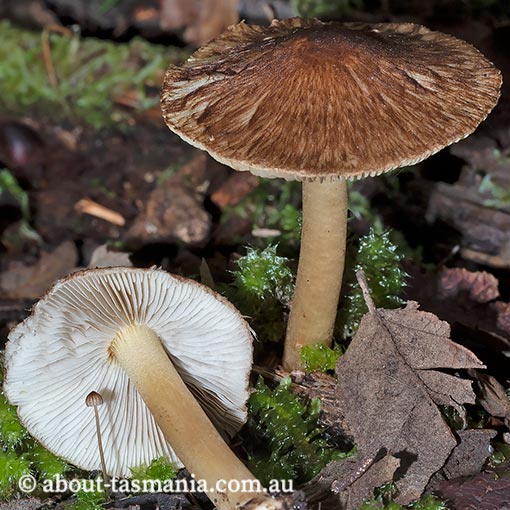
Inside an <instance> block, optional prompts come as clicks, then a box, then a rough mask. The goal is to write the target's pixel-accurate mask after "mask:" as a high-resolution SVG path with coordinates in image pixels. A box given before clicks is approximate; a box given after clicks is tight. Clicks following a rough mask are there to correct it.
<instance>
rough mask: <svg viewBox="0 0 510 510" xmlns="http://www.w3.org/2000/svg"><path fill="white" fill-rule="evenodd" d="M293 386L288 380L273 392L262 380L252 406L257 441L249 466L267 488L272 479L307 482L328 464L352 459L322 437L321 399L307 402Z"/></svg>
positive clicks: (251, 399) (250, 402)
mask: <svg viewBox="0 0 510 510" xmlns="http://www.w3.org/2000/svg"><path fill="white" fill-rule="evenodd" d="M290 384H291V380H290V378H285V379H283V380H282V381H281V382H280V384H279V385H278V386H277V387H276V388H275V389H273V390H271V389H270V388H269V387H268V386H266V384H265V383H264V381H263V380H262V379H261V378H260V379H259V380H258V382H257V384H256V386H255V390H254V392H253V393H252V395H251V396H250V399H249V402H248V408H249V415H250V417H249V429H250V431H251V432H252V433H253V435H254V436H255V438H256V443H255V445H254V449H253V452H252V453H251V454H250V456H249V465H250V468H251V469H252V471H253V473H254V474H255V476H257V477H258V478H259V479H260V480H261V482H262V483H263V484H266V485H267V484H268V483H269V480H271V479H279V480H295V481H296V482H298V483H302V482H306V481H308V480H310V479H311V478H313V477H314V476H315V475H316V474H317V473H318V472H319V471H320V470H321V469H322V468H323V467H324V466H325V465H326V464H327V463H328V462H330V461H332V460H339V459H343V458H345V457H346V456H348V454H346V453H344V452H340V451H338V450H335V449H334V448H332V447H331V446H330V445H329V444H328V442H327V441H326V439H324V437H323V436H322V432H323V430H322V429H321V428H320V427H319V426H318V418H319V413H320V401H319V399H312V400H311V401H310V402H308V403H306V402H304V401H303V400H301V399H300V398H299V397H297V396H296V395H294V394H293V393H292V392H291V391H290Z"/></svg>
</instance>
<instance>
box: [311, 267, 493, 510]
mask: <svg viewBox="0 0 510 510" xmlns="http://www.w3.org/2000/svg"><path fill="white" fill-rule="evenodd" d="M357 277H358V281H359V283H360V286H361V287H362V290H363V294H364V297H365V300H366V302H367V306H368V308H369V313H368V314H366V315H365V316H364V317H363V319H362V321H361V324H360V328H359V330H358V332H357V334H356V335H355V337H354V338H353V340H352V342H351V344H350V346H349V348H348V349H347V351H346V353H345V354H344V355H343V356H342V357H341V358H340V360H339V361H338V364H337V367H336V372H337V376H338V383H337V386H336V403H337V406H338V407H339V409H340V410H341V415H342V418H343V423H342V425H343V426H344V427H347V429H348V430H349V431H350V434H351V435H352V437H353V439H354V441H355V443H356V445H357V454H356V457H354V458H353V459H349V461H346V462H332V463H330V464H328V465H327V466H326V467H325V468H324V470H323V471H322V472H321V473H320V474H319V475H318V477H316V479H315V480H313V481H312V482H311V483H310V485H309V487H311V486H313V484H314V483H315V484H317V485H318V487H322V489H323V490H324V489H326V491H332V492H334V493H337V494H338V495H337V498H338V503H339V504H340V507H341V508H345V509H346V510H354V509H357V508H358V507H359V505H360V504H361V503H362V502H363V500H365V499H367V498H370V497H372V496H373V489H374V487H375V486H376V485H377V484H379V485H381V484H383V483H388V482H395V484H396V487H397V489H398V497H397V498H396V502H397V503H400V504H408V503H410V502H412V501H413V500H416V499H417V498H419V497H420V496H421V495H422V494H423V492H424V490H425V488H426V486H427V484H428V483H429V480H430V479H431V477H432V476H433V475H434V473H436V472H438V471H439V470H441V469H442V468H443V467H444V465H445V463H446V462H447V460H448V458H449V456H450V454H451V453H452V451H453V450H454V448H455V447H456V446H457V439H456V438H455V435H454V433H453V432H452V431H451V430H450V428H449V426H448V425H447V423H446V421H445V420H444V419H443V416H442V414H441V411H440V409H439V407H438V406H452V407H454V408H455V409H456V410H457V411H459V412H463V404H474V403H475V393H474V392H473V389H472V387H471V384H472V383H471V381H470V380H467V379H463V378H461V377H460V376H458V375H457V371H458V370H461V369H483V368H486V367H485V366H484V365H483V363H482V362H481V361H480V360H479V359H478V358H477V357H476V356H475V355H474V354H473V353H472V352H471V351H469V350H468V349H466V348H465V347H462V346H460V345H458V344H456V343H455V342H453V341H452V340H450V338H449V335H450V326H449V325H448V323H446V322H443V321H440V320H439V319H438V318H437V317H436V316H435V315H433V314H431V313H428V312H422V311H420V310H419V309H418V306H419V305H418V303H416V302H412V301H411V302H409V303H408V304H407V306H406V307H405V308H403V309H399V310H384V309H376V308H375V306H374V304H373V301H372V299H371V297H370V294H369V291H368V287H367V285H366V280H365V279H364V275H363V273H362V272H359V273H358V274H357ZM441 369H444V370H446V371H441ZM346 480H347V483H346ZM349 483H350V485H348V484H349ZM374 484H376V485H374ZM314 492H317V487H315V489H314Z"/></svg>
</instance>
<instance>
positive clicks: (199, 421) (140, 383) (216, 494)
mask: <svg viewBox="0 0 510 510" xmlns="http://www.w3.org/2000/svg"><path fill="white" fill-rule="evenodd" d="M110 354H111V355H112V356H113V357H114V358H115V359H116V360H117V361H118V362H119V363H120V365H121V366H122V368H123V369H124V370H125V371H126V373H127V374H128V376H129V379H130V380H131V382H132V383H133V384H134V386H135V388H136V389H137V390H138V392H139V393H140V395H141V396H142V398H143V400H144V402H145V403H146V404H147V407H148V408H149V409H150V411H151V413H152V414H153V416H154V418H155V420H156V422H157V423H158V425H159V427H160V428H161V430H162V432H163V434H164V435H165V437H166V439H167V440H168V442H169V443H170V444H171V445H172V448H173V449H174V451H175V453H176V454H177V456H178V457H179V458H180V459H181V461H182V462H183V464H184V465H185V466H186V468H187V469H188V471H189V472H190V473H192V474H193V475H194V476H195V478H196V479H197V480H204V481H205V482H206V483H207V486H208V488H209V489H211V490H212V492H209V494H208V496H209V497H210V498H211V500H212V501H213V503H214V504H215V505H216V507H217V508H218V509H219V510H234V509H235V508H237V507H241V506H243V505H244V504H246V503H247V502H248V501H250V500H251V499H252V498H256V497H257V498H260V496H261V493H260V492H257V490H258V489H257V488H251V491H253V492H249V491H247V492H233V491H230V490H229V488H228V487H225V491H224V492H223V491H222V490H221V489H222V487H218V485H217V482H218V481H219V480H226V481H227V482H228V481H229V480H238V481H244V480H247V481H248V483H250V481H251V483H252V484H255V485H252V487H260V488H261V487H262V486H261V485H260V482H258V480H257V479H256V478H255V477H254V476H253V475H252V474H251V473H250V471H249V470H248V469H247V468H246V467H245V466H244V464H243V463H242V462H241V461H240V460H239V459H238V458H237V457H236V456H235V455H234V453H233V452H232V451H231V450H230V448H229V447H228V446H227V445H226V444H225V442H224V441H223V439H222V437H221V436H220V434H219V433H218V431H217V430H216V429H215V427H214V425H213V424H212V423H211V422H210V420H209V418H208V417H207V415H206V414H205V412H204V411H203V410H202V408H201V407H200V404H199V403H198V402H197V401H196V400H195V398H194V397H193V395H192V393H191V392H190V391H189V389H188V387H187V386H186V384H185V383H184V382H183V380H182V379H181V377H180V375H179V373H178V372H177V370H176V369H175V367H174V365H173V363H172V361H171V360H170V358H169V357H168V355H167V353H166V351H165V350H164V348H163V346H162V344H161V342H160V340H159V338H158V337H157V335H156V334H155V333H154V332H153V331H152V330H150V329H149V328H147V327H145V326H130V327H127V328H125V329H123V330H122V331H121V332H120V333H119V334H118V335H117V336H116V338H115V339H114V341H113V342H112V344H111V346H110Z"/></svg>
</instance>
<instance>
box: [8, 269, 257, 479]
mask: <svg viewBox="0 0 510 510" xmlns="http://www.w3.org/2000/svg"><path fill="white" fill-rule="evenodd" d="M131 324H137V325H145V326H147V327H149V328H151V329H152V330H153V331H154V332H155V333H156V334H157V335H158V337H159V338H160V340H161V342H162V344H163V347H164V348H165V350H166V351H167V353H169V355H170V356H171V359H172V362H173V363H174V365H175V367H176V369H177V370H178V372H179V373H180V375H181V377H182V379H183V380H184V382H185V383H186V384H187V385H188V387H189V388H190V390H191V392H192V393H194V395H195V396H196V398H197V400H198V401H199V402H200V403H201V404H202V406H203V407H204V409H205V410H206V412H207V413H208V414H209V416H210V417H211V419H212V421H213V422H214V423H215V424H216V425H217V426H218V427H219V428H220V430H224V431H226V432H227V433H229V434H233V433H234V432H236V431H237V430H238V429H239V428H240V426H241V425H242V424H243V423H244V422H245V421H246V400H247V398H248V376H249V373H250V370H251V358H252V336H251V331H250V329H249V327H248V325H247V324H246V322H245V321H244V320H243V319H242V317H241V315H240V314H239V312H238V311H237V310H236V309H235V308H234V307H233V306H232V305H231V304H230V303H229V302H228V301H226V300H225V299H224V298H222V297H221V296H219V295H218V294H216V293H215V292H213V291H211V290H210V289H208V288H207V287H204V286H203V285H200V284H198V283H196V282H194V281H192V280H186V279H184V278H179V277H176V276H172V275H170V274H169V273H166V272H165V271H161V270H156V269H134V268H120V267H116V268H107V269H90V270H86V271H83V272H80V273H74V274H73V275H71V276H70V277H68V278H66V279H64V280H61V281H59V282H57V283H56V284H55V286H54V287H53V288H52V289H51V290H50V291H49V292H48V294H46V296H44V297H43V298H42V299H41V300H40V301H39V302H38V303H37V304H36V305H35V307H34V309H33V311H32V315H30V316H29V317H28V318H27V319H26V320H25V321H24V322H22V323H21V324H19V325H18V326H17V327H16V328H14V329H13V330H12V331H11V333H10V334H9V342H8V343H7V346H6V381H5V384H4V390H5V393H6V395H7V398H8V399H9V400H10V401H11V403H13V404H14V405H17V406H18V414H19V417H20V419H21V421H22V422H23V424H24V425H25V426H26V427H27V429H28V430H29V432H30V433H31V434H32V435H33V436H34V437H36V438H37V439H38V440H39V441H41V443H42V444H43V445H44V446H45V447H46V448H48V449H49V450H50V451H52V452H53V453H55V454H56V455H58V456H60V457H63V458H64V459H67V460H68V461H69V462H71V463H73V464H75V465H77V466H78V467H80V468H82V469H86V470H94V469H100V466H101V462H100V457H99V452H98V449H97V439H96V428H95V420H94V418H93V415H92V414H91V412H90V409H89V408H88V407H87V406H86V405H84V404H85V400H86V399H87V396H89V397H90V392H91V390H97V392H98V393H99V394H100V395H101V396H102V398H103V400H104V405H103V406H101V407H100V408H99V409H98V412H99V418H100V426H101V435H102V438H103V446H104V453H105V461H106V470H107V472H108V474H110V475H112V476H130V475H131V473H130V470H129V468H131V467H136V466H139V465H141V464H148V463H150V462H151V461H152V460H153V459H155V458H158V457H161V456H165V457H166V458H168V459H170V460H171V461H174V462H176V463H177V464H178V465H180V466H182V464H180V462H179V460H178V459H177V457H176V455H175V454H174V452H173V451H172V448H171V446H170V445H169V444H168V443H167V441H166V439H165V438H164V436H163V433H162V432H161V430H160V428H159V427H158V425H157V424H156V422H155V420H154V417H153V416H152V414H151V413H150V411H149V410H148V408H147V406H146V405H145V403H144V401H143V400H142V398H141V396H140V394H139V393H138V392H137V391H136V389H135V387H134V385H133V384H131V383H130V381H129V379H128V376H127V374H126V373H125V372H124V371H123V369H122V368H121V366H120V365H119V364H118V363H117V362H116V360H115V359H112V358H111V357H110V356H109V352H108V347H109V345H110V343H111V341H112V340H113V338H114V337H115V336H116V334H117V332H118V331H119V330H120V329H121V328H124V327H126V326H129V325H131ZM161 398H162V399H163V398H165V395H164V393H163V394H162V395H161Z"/></svg>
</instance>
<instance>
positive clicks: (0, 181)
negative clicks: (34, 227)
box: [0, 169, 30, 222]
mask: <svg viewBox="0 0 510 510" xmlns="http://www.w3.org/2000/svg"><path fill="white" fill-rule="evenodd" d="M3 193H7V194H9V195H11V196H12V197H13V198H14V199H15V200H16V201H17V202H18V204H19V207H20V210H21V215H22V217H23V220H24V221H25V222H28V221H29V220H30V206H29V203H28V194H27V192H26V191H25V190H24V189H22V187H21V186H20V185H19V183H18V181H17V180H16V178H15V177H14V175H12V174H11V172H9V170H6V169H0V195H1V194H3Z"/></svg>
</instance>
